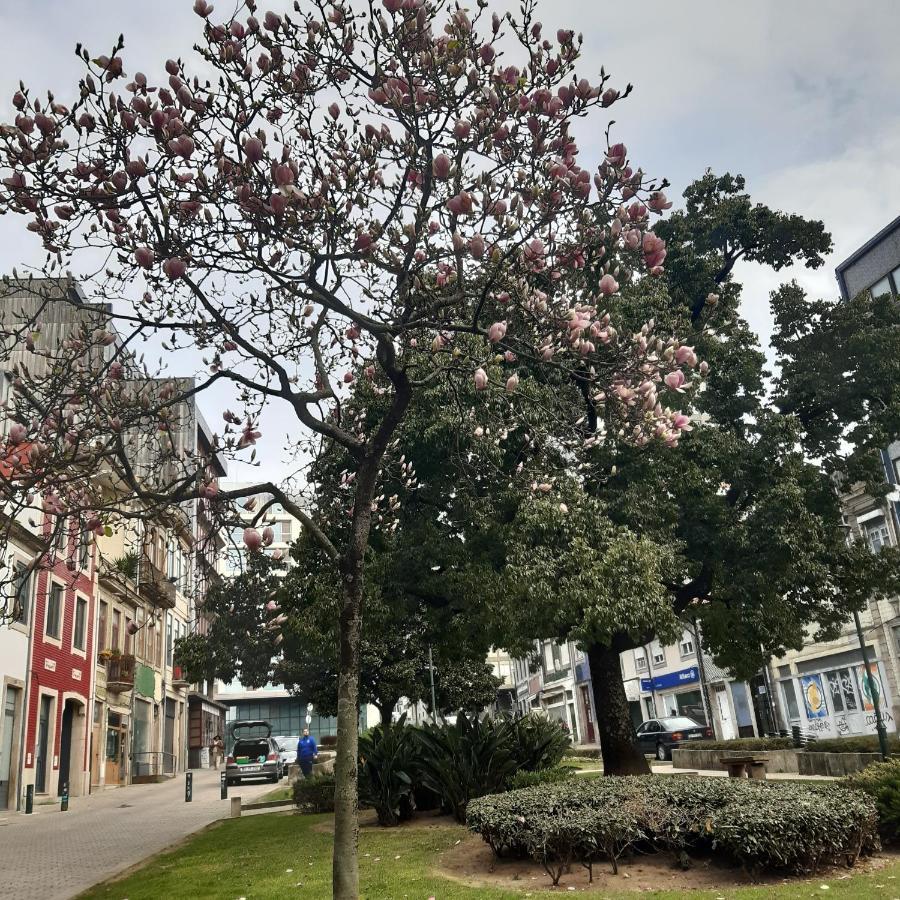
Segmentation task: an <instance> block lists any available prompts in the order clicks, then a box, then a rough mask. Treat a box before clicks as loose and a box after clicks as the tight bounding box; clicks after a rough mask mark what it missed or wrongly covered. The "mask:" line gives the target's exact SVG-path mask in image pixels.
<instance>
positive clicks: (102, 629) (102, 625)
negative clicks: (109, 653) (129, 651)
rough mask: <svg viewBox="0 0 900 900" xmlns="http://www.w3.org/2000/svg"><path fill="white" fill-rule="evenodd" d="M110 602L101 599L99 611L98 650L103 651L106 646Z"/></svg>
mask: <svg viewBox="0 0 900 900" xmlns="http://www.w3.org/2000/svg"><path fill="white" fill-rule="evenodd" d="M108 610H109V604H108V603H107V602H106V601H105V600H101V601H100V611H99V612H98V613H97V652H98V653H102V652H103V651H104V650H106V649H107V646H106V617H107V612H108Z"/></svg>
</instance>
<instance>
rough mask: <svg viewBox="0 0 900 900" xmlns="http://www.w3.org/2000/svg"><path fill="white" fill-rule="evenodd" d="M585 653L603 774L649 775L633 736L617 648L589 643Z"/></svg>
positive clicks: (644, 760)
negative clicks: (589, 668) (591, 688)
mask: <svg viewBox="0 0 900 900" xmlns="http://www.w3.org/2000/svg"><path fill="white" fill-rule="evenodd" d="M587 655H588V662H589V664H590V667H591V682H592V684H593V688H594V707H595V712H596V715H597V732H598V736H599V738H600V751H601V753H602V755H603V773H604V775H649V774H650V766H649V765H647V760H646V759H645V758H644V755H643V753H641V751H640V750H639V749H638V746H637V742H636V739H635V734H634V725H633V724H632V722H631V714H630V712H629V710H628V699H627V698H626V696H625V685H624V684H623V683H622V668H621V665H620V663H619V651H618V650H617V649H614V648H613V647H601V646H598V645H596V644H593V645H591V646H590V647H589V648H588V654H587Z"/></svg>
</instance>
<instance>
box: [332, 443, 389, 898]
mask: <svg viewBox="0 0 900 900" xmlns="http://www.w3.org/2000/svg"><path fill="white" fill-rule="evenodd" d="M377 472H378V466H377V462H375V461H372V462H371V463H370V464H369V465H367V466H363V467H361V469H360V472H359V477H358V483H357V491H356V501H355V506H354V511H353V524H352V528H351V535H350V539H349V541H348V543H347V548H346V550H345V553H344V557H343V559H342V560H341V566H340V568H341V575H342V577H343V580H344V602H343V605H342V607H341V613H340V648H339V655H340V674H339V675H338V711H337V748H336V757H335V761H334V851H333V855H332V866H331V871H332V878H333V894H334V898H335V900H356V898H357V897H358V896H359V852H358V851H359V772H358V764H359V668H360V666H359V636H360V628H361V624H362V600H363V561H364V557H365V552H366V545H367V544H368V541H369V529H370V527H371V521H372V513H371V504H372V498H373V497H374V494H375V478H376V475H377Z"/></svg>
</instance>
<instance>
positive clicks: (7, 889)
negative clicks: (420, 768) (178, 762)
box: [0, 769, 286, 900]
mask: <svg viewBox="0 0 900 900" xmlns="http://www.w3.org/2000/svg"><path fill="white" fill-rule="evenodd" d="M285 783H286V782H282V784H285ZM274 788H275V785H272V784H267V783H265V782H262V783H259V784H257V783H251V784H242V785H236V786H233V787H230V788H229V789H228V792H229V800H220V799H219V773H218V772H215V771H211V770H209V769H206V770H197V771H195V772H194V792H193V801H192V802H191V803H185V802H184V775H179V776H177V777H176V778H175V779H174V780H172V781H167V782H164V783H163V784H135V785H130V786H129V787H123V788H111V789H108V790H104V791H101V792H99V793H95V794H91V795H89V796H87V797H76V798H73V799H72V800H71V801H70V804H69V810H68V812H65V813H62V812H60V811H59V804H58V803H57V804H54V805H46V806H44V805H35V807H34V813H33V814H32V815H30V816H26V815H25V814H24V813H10V814H8V815H7V814H5V813H0V873H2V878H0V898H7V897H8V898H15V900H69V898H71V897H74V896H76V895H77V894H79V893H80V892H81V891H84V890H86V889H87V888H89V887H91V886H92V885H94V884H96V883H97V882H99V881H103V880H104V879H107V878H110V877H111V876H113V875H115V874H117V873H119V872H122V871H123V870H125V869H127V868H129V867H130V866H133V865H135V864H136V863H139V862H141V860H144V859H146V858H147V857H148V856H152V855H153V854H154V853H158V852H160V851H161V850H165V849H166V848H167V847H170V846H171V845H172V844H176V843H178V841H180V840H181V839H182V838H184V837H186V836H187V835H189V834H191V833H192V832H194V831H197V830H199V829H200V828H203V827H204V826H205V825H208V824H209V823H210V822H214V821H216V820H217V819H222V818H225V817H227V816H228V815H229V813H230V797H234V796H240V797H241V798H242V799H243V800H244V801H245V802H246V801H250V800H254V799H257V798H259V797H260V796H261V795H262V794H266V793H268V792H270V791H272V790H274Z"/></svg>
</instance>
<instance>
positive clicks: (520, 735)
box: [510, 713, 572, 772]
mask: <svg viewBox="0 0 900 900" xmlns="http://www.w3.org/2000/svg"><path fill="white" fill-rule="evenodd" d="M510 736H511V739H512V740H511V745H510V750H511V751H512V755H513V758H514V759H515V761H516V765H517V766H518V768H519V769H520V770H523V769H524V770H525V771H527V772H537V771H539V770H541V769H551V768H553V766H558V765H559V763H560V761H561V760H562V758H563V757H564V756H565V755H566V753H568V752H569V749H570V747H571V746H572V739H571V737H569V733H568V732H567V731H565V730H563V728H562V726H561V725H560V723H559V722H558V721H557V720H556V719H550V718H548V717H547V716H542V715H538V714H536V713H529V715H527V716H522V717H521V718H520V719H513V720H512V730H511V732H510Z"/></svg>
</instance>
